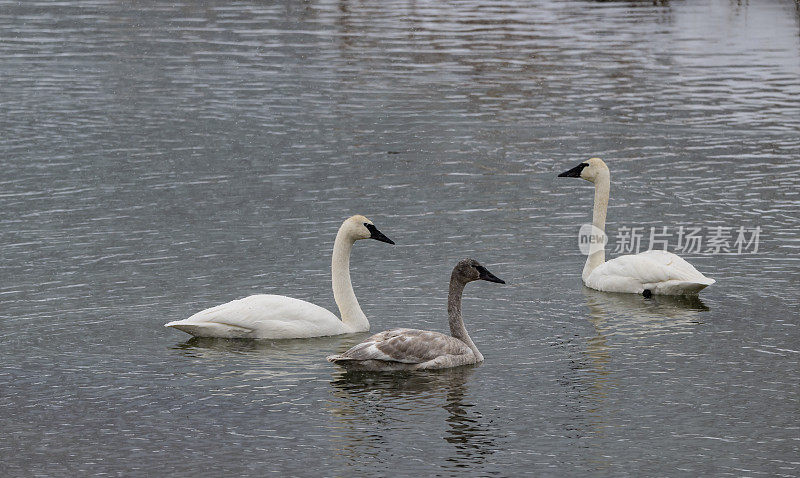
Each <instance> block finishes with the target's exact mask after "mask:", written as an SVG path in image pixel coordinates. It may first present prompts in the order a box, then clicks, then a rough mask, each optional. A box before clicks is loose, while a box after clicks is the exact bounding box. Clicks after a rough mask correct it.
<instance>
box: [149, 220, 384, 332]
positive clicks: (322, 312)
mask: <svg viewBox="0 0 800 478" xmlns="http://www.w3.org/2000/svg"><path fill="white" fill-rule="evenodd" d="M359 239H376V240H378V241H381V242H387V243H389V244H394V242H393V241H392V240H391V239H389V238H388V237H386V236H384V235H383V233H381V232H380V231H379V230H378V229H377V228H376V227H375V225H374V224H372V221H370V220H369V219H367V218H366V217H364V216H353V217H350V218H348V219H347V220H345V221H344V222H343V223H342V226H341V227H340V228H339V232H338V233H337V234H336V241H335V242H334V243H333V258H332V260H331V279H332V282H333V298H334V300H336V305H338V306H339V312H340V313H341V314H342V320H339V318H338V317H336V315H334V314H332V313H331V312H329V311H328V310H326V309H323V308H322V307H320V306H318V305H314V304H312V303H310V302H306V301H303V300H299V299H293V298H291V297H285V296H282V295H266V294H258V295H251V296H249V297H245V298H244V299H238V300H234V301H231V302H228V303H226V304H222V305H218V306H216V307H212V308H210V309H206V310H203V311H200V312H198V313H196V314H194V315H193V316H191V317H189V318H188V319H184V320H176V321H173V322H169V323H167V324H164V326H165V327H172V328H175V329H178V330H182V331H184V332H186V333H189V334H192V335H195V336H198V337H227V338H251V339H292V338H307V337H321V336H326V335H339V334H349V333H353V332H366V331H368V330H369V321H368V320H367V317H366V316H365V315H364V312H362V311H361V307H360V306H359V305H358V300H357V299H356V295H355V293H354V292H353V285H352V283H351V282H350V250H351V249H352V248H353V244H354V243H355V241H357V240H359Z"/></svg>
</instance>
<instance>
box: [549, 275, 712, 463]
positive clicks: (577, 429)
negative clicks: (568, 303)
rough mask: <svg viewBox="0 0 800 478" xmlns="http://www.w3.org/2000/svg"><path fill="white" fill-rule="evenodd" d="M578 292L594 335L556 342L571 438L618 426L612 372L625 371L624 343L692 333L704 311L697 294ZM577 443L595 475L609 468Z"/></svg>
mask: <svg viewBox="0 0 800 478" xmlns="http://www.w3.org/2000/svg"><path fill="white" fill-rule="evenodd" d="M583 294H584V299H585V304H586V307H587V309H588V313H587V314H586V315H585V317H586V319H587V320H588V321H589V323H590V324H591V325H592V327H593V329H594V333H593V334H592V333H590V334H588V335H585V336H583V337H574V338H566V339H565V340H564V341H563V343H559V344H558V345H562V346H563V347H564V351H565V353H567V354H568V356H569V365H568V367H569V368H568V370H566V371H565V372H564V374H563V375H562V376H561V378H560V379H559V383H560V384H561V385H562V386H563V387H564V392H565V394H566V403H565V406H567V407H569V408H571V409H572V413H571V418H570V420H569V422H568V423H565V424H564V428H565V430H566V434H567V435H568V436H571V437H573V438H575V439H584V438H587V437H604V436H605V435H606V433H607V432H608V430H609V429H612V428H616V427H618V426H620V425H619V423H620V422H619V415H618V411H619V407H620V404H619V402H618V398H617V395H616V394H615V393H614V392H615V391H616V390H618V389H619V388H620V386H621V384H620V383H619V379H618V375H617V373H616V372H619V371H620V370H617V368H623V369H624V368H629V367H630V363H628V362H627V360H626V359H624V358H622V357H623V356H624V355H627V354H629V353H630V352H629V351H627V350H626V349H627V348H629V347H630V346H632V344H634V343H635V342H630V339H634V340H635V339H644V338H647V337H654V336H659V335H668V334H689V333H692V331H693V330H694V328H695V327H697V326H698V325H699V324H702V321H701V314H702V313H703V312H705V311H708V310H709V308H708V307H707V306H706V305H705V304H704V303H703V301H701V300H700V299H699V298H698V297H697V296H652V297H650V298H645V297H642V296H641V295H634V294H624V293H619V294H615V293H609V292H599V291H596V290H593V289H590V288H588V287H584V289H583ZM575 340H578V341H579V342H582V344H576V343H575ZM575 345H578V346H577V347H574V346H575ZM573 351H574V352H573ZM615 352H618V357H617V358H616V360H614V354H615ZM581 443H584V445H585V446H587V448H588V450H587V454H586V459H587V460H588V461H589V462H590V463H591V464H592V466H593V467H594V469H595V470H596V471H603V470H608V469H609V467H610V466H611V465H612V461H611V460H609V458H608V456H606V455H607V453H606V452H605V451H604V450H602V449H595V448H593V446H592V444H593V443H594V442H593V441H591V440H582V441H581Z"/></svg>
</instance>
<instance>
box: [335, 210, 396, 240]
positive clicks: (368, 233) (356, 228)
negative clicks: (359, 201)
mask: <svg viewBox="0 0 800 478" xmlns="http://www.w3.org/2000/svg"><path fill="white" fill-rule="evenodd" d="M341 230H343V231H344V232H345V233H346V234H347V235H348V236H349V237H350V238H352V239H353V240H354V241H357V240H359V239H375V240H376V241H381V242H386V243H389V244H394V241H393V240H391V239H389V238H388V237H386V236H385V235H383V233H382V232H381V231H379V230H378V228H377V227H375V224H373V223H372V221H370V220H369V219H367V218H366V217H364V216H362V215H360V214H359V215H355V216H352V217H349V218H347V220H345V221H344V223H343V224H342V227H341Z"/></svg>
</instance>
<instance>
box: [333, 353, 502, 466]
mask: <svg viewBox="0 0 800 478" xmlns="http://www.w3.org/2000/svg"><path fill="white" fill-rule="evenodd" d="M476 367H477V366H464V367H457V368H452V369H445V370H435V371H414V372H393V373H388V372H384V373H376V372H340V373H337V374H336V375H335V376H334V378H333V380H332V381H331V385H332V387H333V388H332V395H333V397H332V399H331V401H330V403H329V405H328V407H329V411H330V413H331V415H332V416H333V417H334V418H335V425H334V426H335V430H334V431H335V432H336V433H337V435H339V434H340V437H341V438H340V444H339V445H338V446H337V449H336V452H337V454H338V455H340V456H341V457H343V458H345V459H346V461H347V464H348V465H349V466H351V467H354V468H355V469H354V471H358V469H359V468H358V467H359V466H362V465H363V464H364V457H365V456H370V455H373V454H378V453H385V452H387V451H388V452H390V453H392V454H397V453H409V454H414V458H420V459H423V460H425V458H426V457H425V456H419V454H427V453H434V454H436V456H435V457H436V458H440V459H441V461H442V462H443V463H444V465H443V466H444V467H445V468H452V469H456V470H457V469H463V468H465V467H468V468H469V469H471V470H475V469H476V467H480V466H481V465H482V464H484V463H485V462H486V458H487V457H488V456H489V455H491V454H492V453H494V452H495V450H497V448H498V445H497V440H498V433H499V430H498V427H497V426H495V424H494V423H493V422H492V420H491V419H488V418H486V417H484V416H483V414H482V413H481V412H480V411H478V410H476V409H475V408H474V404H473V403H470V402H469V401H468V400H466V398H465V397H466V396H467V395H468V391H469V379H470V377H471V376H472V375H473V373H474V372H475V368H476ZM442 410H444V412H446V415H445V417H444V421H443V422H441V421H440V420H441V418H439V417H440V415H441V413H440V412H441V411H442ZM437 412H438V413H437ZM398 435H399V436H400V438H395V437H396V436H398ZM413 435H418V436H419V437H418V438H416V439H414V440H412V441H411V443H413V442H415V441H416V442H419V443H425V446H424V447H422V449H419V448H416V447H413V445H412V446H408V447H406V449H404V450H399V449H398V448H397V443H398V442H405V443H408V442H409V440H408V437H409V436H412V437H413ZM425 435H429V436H428V437H425ZM437 438H442V439H443V440H444V442H439V441H438V440H437ZM437 442H438V443H439V445H437ZM445 443H447V444H449V445H451V446H447V445H445ZM429 458H433V457H429ZM367 469H368V468H366V467H365V468H364V470H365V471H366V470H367Z"/></svg>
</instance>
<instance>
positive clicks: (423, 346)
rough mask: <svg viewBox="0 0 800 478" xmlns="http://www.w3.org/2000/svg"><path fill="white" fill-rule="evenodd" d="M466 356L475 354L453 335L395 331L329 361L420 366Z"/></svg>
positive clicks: (403, 330)
mask: <svg viewBox="0 0 800 478" xmlns="http://www.w3.org/2000/svg"><path fill="white" fill-rule="evenodd" d="M465 354H472V349H470V348H469V347H468V346H467V344H465V343H464V342H462V341H460V340H458V339H456V338H454V337H451V336H449V335H445V334H442V333H439V332H430V331H427V330H418V329H392V330H387V331H385V332H381V333H378V334H375V335H373V336H372V337H370V338H368V339H367V340H365V341H364V342H361V343H360V344H358V345H356V346H355V347H353V348H351V349H350V350H348V351H347V352H345V353H343V354H341V355H337V356H332V357H329V360H331V361H332V362H337V361H352V360H355V361H360V360H381V361H385V362H401V363H409V364H416V363H423V362H428V361H430V360H434V359H435V358H437V357H441V356H445V355H465Z"/></svg>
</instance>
